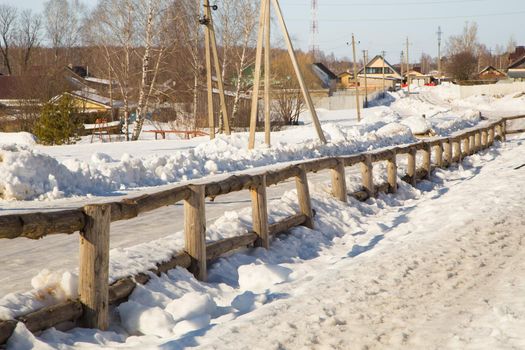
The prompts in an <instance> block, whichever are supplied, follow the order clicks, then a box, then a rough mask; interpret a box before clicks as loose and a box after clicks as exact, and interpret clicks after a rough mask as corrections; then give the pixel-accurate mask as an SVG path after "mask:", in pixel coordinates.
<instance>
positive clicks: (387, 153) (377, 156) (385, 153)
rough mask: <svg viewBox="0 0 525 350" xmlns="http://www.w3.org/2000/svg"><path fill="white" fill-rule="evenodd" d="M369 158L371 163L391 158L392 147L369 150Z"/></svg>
mask: <svg viewBox="0 0 525 350" xmlns="http://www.w3.org/2000/svg"><path fill="white" fill-rule="evenodd" d="M370 158H371V160H372V162H373V163H375V162H381V161H386V160H389V159H390V158H392V149H391V148H388V149H384V150H381V151H374V152H371V153H370Z"/></svg>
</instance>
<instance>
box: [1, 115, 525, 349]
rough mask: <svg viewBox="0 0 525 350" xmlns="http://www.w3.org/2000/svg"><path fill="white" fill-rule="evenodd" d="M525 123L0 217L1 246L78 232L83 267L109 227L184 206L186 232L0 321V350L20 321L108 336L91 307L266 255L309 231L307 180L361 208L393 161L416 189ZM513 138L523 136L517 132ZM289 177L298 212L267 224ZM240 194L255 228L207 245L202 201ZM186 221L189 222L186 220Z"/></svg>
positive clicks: (392, 169)
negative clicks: (354, 184)
mask: <svg viewBox="0 0 525 350" xmlns="http://www.w3.org/2000/svg"><path fill="white" fill-rule="evenodd" d="M522 118H525V116H513V117H507V118H502V119H500V120H496V121H493V122H491V123H488V124H485V125H484V126H481V127H477V128H473V129H470V130H466V131H464V132H462V133H459V134H456V135H453V136H451V137H441V138H432V139H428V140H423V141H418V142H416V143H412V144H407V145H396V146H392V147H387V148H384V149H378V150H374V151H370V152H366V153H359V154H353V155H348V156H339V157H326V158H321V159H314V160H307V161H303V162H300V163H297V164H293V165H289V166H286V167H283V168H280V169H277V170H272V171H266V172H264V173H263V174H255V175H246V174H239V175H232V176H230V177H228V178H226V179H224V180H220V181H213V182H208V183H205V184H201V185H178V186H175V187H173V188H170V189H168V190H164V191H160V192H156V193H152V194H145V195H142V196H138V197H134V198H126V199H124V200H122V201H119V202H111V203H105V204H97V205H87V206H85V207H83V208H76V209H69V210H61V211H53V212H45V213H27V214H17V215H4V216H0V239H2V238H4V239H14V238H19V237H23V238H29V239H41V238H43V237H45V236H47V235H53V234H73V233H75V232H80V233H81V235H80V236H81V237H82V239H83V240H84V241H83V242H82V244H81V251H82V255H81V256H82V259H83V260H82V261H80V264H81V265H82V264H85V263H87V262H88V261H100V258H99V257H98V254H103V255H105V256H107V250H109V246H107V242H104V240H103V239H101V238H100V239H99V237H98V236H97V233H98V232H99V230H100V232H105V231H107V232H108V233H109V222H115V221H121V220H129V219H132V218H135V217H137V216H139V215H141V214H144V213H147V212H150V211H153V210H156V209H158V208H161V207H164V206H170V205H174V204H176V203H179V202H182V201H184V203H185V228H184V230H185V235H186V248H185V250H184V251H182V252H179V253H177V254H175V255H174V256H173V257H172V258H171V259H169V260H168V261H165V262H163V263H159V264H158V265H157V266H156V267H155V268H154V269H151V270H150V271H146V272H144V273H140V274H138V275H135V276H130V277H126V278H122V279H119V280H118V281H116V282H114V283H113V284H111V285H110V286H108V285H107V281H105V282H104V281H101V280H100V278H98V279H97V276H96V275H100V274H101V273H102V274H104V273H107V269H108V266H102V267H101V266H96V269H95V273H93V270H90V269H86V268H84V270H86V271H88V270H89V271H90V272H89V273H87V272H86V273H81V275H80V276H79V278H80V281H81V286H83V287H80V289H79V295H81V297H80V299H79V300H69V301H66V302H63V303H60V304H57V305H53V306H49V307H46V308H43V309H41V310H37V311H35V312H32V313H30V314H27V315H23V316H20V317H18V318H17V319H16V320H5V321H0V344H2V343H4V342H5V341H6V340H7V339H8V338H9V336H10V335H11V334H12V332H13V330H14V328H15V327H16V323H17V322H23V323H24V324H25V325H26V326H27V328H28V329H29V330H30V331H31V332H39V331H42V330H44V329H47V328H50V327H53V326H56V325H58V324H64V323H70V324H71V325H78V324H89V325H90V326H92V327H97V328H101V329H105V328H106V327H107V307H105V308H100V309H99V310H98V311H96V312H94V313H93V312H90V313H86V307H87V306H86V305H85V303H94V305H93V306H95V309H97V308H96V306H97V305H96V304H97V303H109V304H114V305H115V304H119V303H120V302H122V301H125V300H127V298H128V297H129V295H130V294H131V293H132V292H133V290H134V288H135V287H136V285H137V284H145V283H147V282H148V281H149V279H150V278H151V276H152V274H154V275H160V274H162V273H166V272H168V271H169V270H171V269H174V268H176V267H182V268H186V269H189V270H190V271H193V272H194V273H195V274H196V276H198V277H200V278H203V279H205V278H206V271H205V270H206V266H207V263H212V262H213V261H214V260H215V259H217V258H219V257H221V256H223V255H224V254H228V253H230V252H232V251H235V250H237V249H242V248H247V247H258V246H259V247H264V248H268V247H269V238H268V237H271V236H275V235H277V234H280V233H285V232H288V231H289V230H290V229H291V228H294V227H297V226H306V227H309V228H313V225H314V224H313V216H314V211H313V209H312V206H311V199H310V193H309V189H308V180H307V177H306V174H307V173H312V172H314V173H315V172H318V171H322V170H331V171H332V194H333V196H334V197H335V198H337V199H338V200H340V201H343V202H346V201H347V196H351V197H353V198H356V199H358V200H361V201H365V200H367V199H368V198H370V197H373V196H376V195H377V194H378V193H379V192H385V193H386V192H390V193H395V192H396V191H397V181H396V180H397V162H396V158H397V156H399V155H405V156H407V157H408V160H409V162H408V163H409V169H408V170H407V174H406V175H405V176H404V177H402V180H404V181H407V182H409V183H411V184H415V182H416V181H419V180H421V179H424V178H428V177H429V175H430V172H431V171H432V169H433V168H435V167H444V166H450V165H451V164H452V163H454V162H460V161H461V160H462V159H463V158H464V156H466V155H469V154H473V153H476V152H479V151H481V150H483V149H485V148H487V147H490V146H491V145H492V144H493V142H494V141H495V140H496V139H500V140H503V141H504V140H505V134H506V133H513V132H514V131H509V130H507V128H506V124H507V121H511V120H517V119H522ZM515 132H522V130H517V131H515ZM419 151H421V152H422V155H423V157H422V159H423V163H422V164H421V165H422V167H420V168H418V167H417V166H416V163H417V157H416V155H417V154H418V152H419ZM432 158H434V163H432ZM377 162H387V171H388V182H387V183H384V184H379V185H375V184H374V183H373V171H374V168H373V164H374V163H377ZM359 164H360V165H361V170H362V176H363V179H362V181H363V187H362V189H361V190H358V191H356V192H354V193H350V194H348V193H347V192H346V180H345V173H344V169H345V167H350V166H355V165H359ZM291 178H295V182H296V186H297V194H298V201H299V208H300V212H299V213H297V214H295V215H292V216H290V217H288V218H285V219H283V220H281V221H278V222H276V223H272V224H269V223H268V221H267V220H268V217H267V212H266V210H267V209H266V204H267V203H266V201H267V198H266V191H265V188H266V187H267V186H271V185H276V184H279V183H281V182H283V181H287V180H289V179H291ZM243 190H249V191H251V192H252V211H253V214H254V229H253V230H252V231H249V232H248V233H246V234H244V235H240V236H236V237H231V238H227V239H223V240H220V241H216V242H211V243H206V242H204V239H205V236H204V235H205V205H204V204H203V203H204V200H203V198H205V197H208V198H212V199H213V198H215V197H217V196H220V195H225V194H229V193H232V192H237V191H243ZM345 193H347V196H345ZM187 215H190V217H189V218H186V216H187ZM105 220H107V221H105ZM93 234H94V235H93ZM90 237H92V238H90ZM93 239H94V240H93ZM99 241H100V242H99ZM90 245H93V246H92V247H91V246H90ZM96 259H98V260H96ZM102 260H104V259H102ZM103 265H104V263H103ZM203 269H204V271H203ZM81 271H83V269H81ZM99 271H100V272H99ZM101 284H102V285H101ZM103 284H106V286H104V285H103ZM97 290H107V296H105V297H104V298H102V299H100V300H91V299H89V298H88V299H86V298H87V296H89V295H97V293H96V291H97ZM91 309H93V308H91ZM86 317H87V318H88V319H87V320H86ZM86 322H87V323H86Z"/></svg>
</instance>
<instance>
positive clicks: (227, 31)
mask: <svg viewBox="0 0 525 350" xmlns="http://www.w3.org/2000/svg"><path fill="white" fill-rule="evenodd" d="M258 8H259V3H258V2H257V1H254V0H231V1H229V2H224V3H223V5H222V9H221V11H220V12H219V16H218V17H219V21H218V23H219V26H218V28H219V29H218V32H219V34H220V36H221V39H222V40H221V42H222V45H223V70H222V74H223V77H226V74H227V72H228V71H229V70H230V69H228V68H229V67H228V66H229V64H228V63H229V62H231V66H232V67H231V74H228V76H231V77H232V80H233V81H234V83H235V96H234V101H233V108H232V113H231V119H232V120H233V121H234V120H235V117H236V115H237V113H238V110H239V102H240V99H241V94H243V93H245V92H246V91H245V90H247V89H248V88H249V86H250V84H249V79H248V77H246V73H245V72H246V70H247V68H248V67H249V66H250V65H251V64H253V61H254V60H255V52H254V50H252V49H251V48H252V46H253V45H254V44H255V30H254V28H256V24H257V19H258ZM225 80H226V79H225Z"/></svg>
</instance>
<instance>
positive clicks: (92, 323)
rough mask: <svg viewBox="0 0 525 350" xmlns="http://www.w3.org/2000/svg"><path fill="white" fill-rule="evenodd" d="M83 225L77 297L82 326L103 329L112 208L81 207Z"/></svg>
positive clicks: (106, 297) (105, 318) (107, 287)
mask: <svg viewBox="0 0 525 350" xmlns="http://www.w3.org/2000/svg"><path fill="white" fill-rule="evenodd" d="M84 214H85V216H86V225H85V227H84V228H83V229H82V231H81V232H80V254H79V262H80V266H79V273H78V275H79V283H78V294H79V296H80V302H81V303H82V305H83V307H84V313H83V315H82V319H81V325H82V326H84V327H87V328H98V329H101V330H106V329H107V328H108V326H109V313H108V307H109V301H108V295H109V294H108V293H109V284H108V279H109V229H110V224H111V205H109V204H100V205H88V206H85V207H84Z"/></svg>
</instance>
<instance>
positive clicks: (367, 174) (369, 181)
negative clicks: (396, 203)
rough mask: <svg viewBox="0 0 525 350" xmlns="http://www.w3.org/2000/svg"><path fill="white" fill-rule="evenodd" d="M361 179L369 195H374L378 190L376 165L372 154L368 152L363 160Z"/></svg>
mask: <svg viewBox="0 0 525 350" xmlns="http://www.w3.org/2000/svg"><path fill="white" fill-rule="evenodd" d="M361 181H362V184H363V189H364V190H365V191H367V192H368V194H369V196H372V197H373V196H374V195H375V193H376V191H375V188H374V165H373V163H372V156H371V155H370V154H366V155H365V159H364V160H363V162H361Z"/></svg>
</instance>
